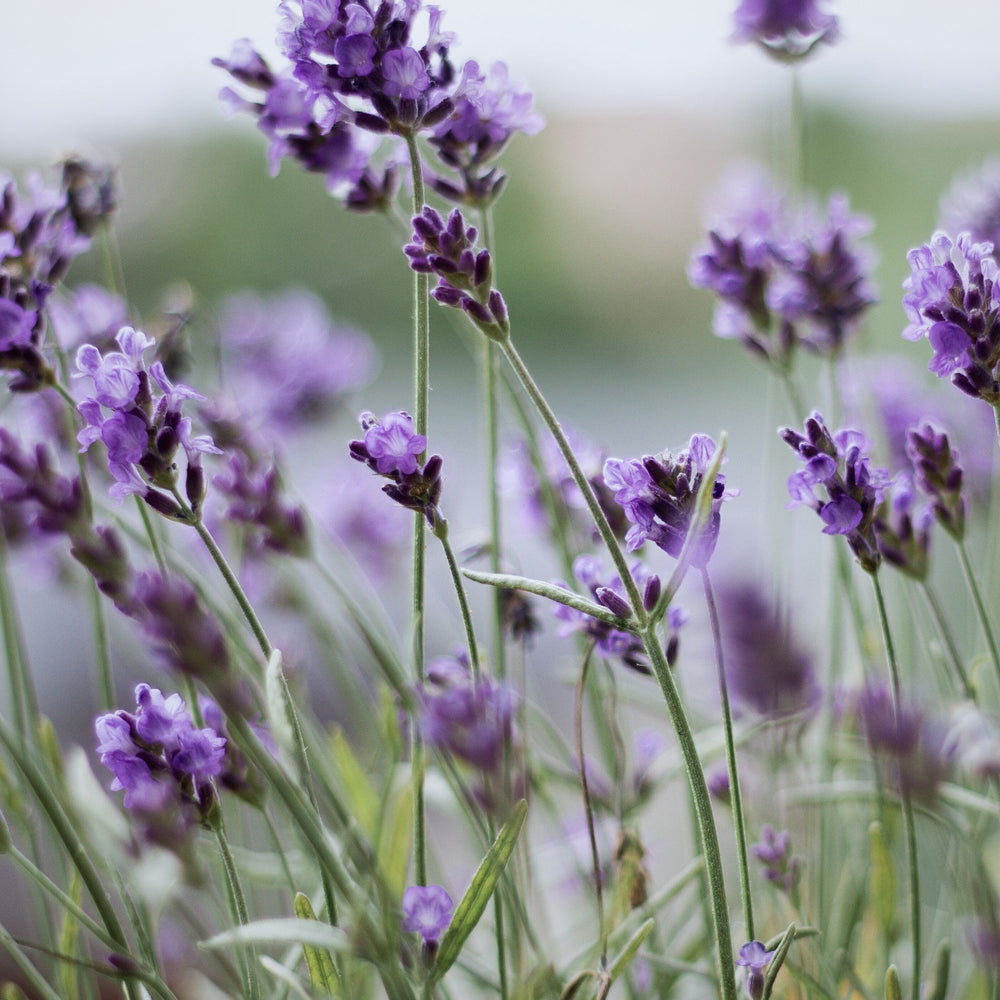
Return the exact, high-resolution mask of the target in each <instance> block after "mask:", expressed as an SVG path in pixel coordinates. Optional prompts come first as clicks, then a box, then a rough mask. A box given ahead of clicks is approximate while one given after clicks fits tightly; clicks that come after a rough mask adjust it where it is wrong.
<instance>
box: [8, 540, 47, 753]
mask: <svg viewBox="0 0 1000 1000" xmlns="http://www.w3.org/2000/svg"><path fill="white" fill-rule="evenodd" d="M0 627H2V628H3V647H4V653H5V656H6V659H7V674H8V677H9V679H10V700H11V707H12V708H13V710H14V727H15V728H16V730H17V732H18V735H20V737H21V738H22V741H23V742H24V745H25V746H27V745H28V744H29V743H33V742H34V737H33V736H30V735H29V734H32V732H33V728H34V724H35V720H37V718H38V703H37V701H36V700H35V696H34V689H33V687H32V684H31V675H30V673H29V671H28V668H27V661H26V657H25V650H24V642H23V640H22V637H21V632H20V629H19V628H18V619H17V609H16V608H15V607H14V594H13V591H12V590H11V587H10V578H9V577H8V576H7V539H6V537H5V536H4V534H3V532H0Z"/></svg>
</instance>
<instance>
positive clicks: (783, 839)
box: [751, 823, 802, 892]
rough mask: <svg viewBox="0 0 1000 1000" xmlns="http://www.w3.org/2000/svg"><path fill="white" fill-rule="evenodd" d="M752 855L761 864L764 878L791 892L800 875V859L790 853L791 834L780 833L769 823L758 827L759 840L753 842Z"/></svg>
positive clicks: (786, 832)
mask: <svg viewBox="0 0 1000 1000" xmlns="http://www.w3.org/2000/svg"><path fill="white" fill-rule="evenodd" d="M751 849H752V850H753V854H754V857H755V858H756V859H757V860H758V861H759V862H760V863H761V864H762V865H763V874H764V878H766V879H767V880H768V882H770V883H771V885H774V886H777V887H778V888H779V889H781V890H783V891H784V892H791V891H792V890H793V889H794V888H795V886H796V885H798V881H799V878H800V877H801V876H802V860H801V858H797V857H795V856H793V854H792V835H791V834H790V833H789V832H788V831H787V830H782V831H781V832H780V833H779V832H778V831H777V830H775V829H774V827H773V826H771V825H770V823H765V824H764V826H762V827H761V828H760V840H759V841H758V842H757V843H756V844H753V845H752V847H751Z"/></svg>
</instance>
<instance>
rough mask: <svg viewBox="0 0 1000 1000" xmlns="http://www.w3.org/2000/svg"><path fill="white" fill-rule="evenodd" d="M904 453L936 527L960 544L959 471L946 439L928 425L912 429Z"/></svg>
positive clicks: (955, 454) (962, 532)
mask: <svg viewBox="0 0 1000 1000" xmlns="http://www.w3.org/2000/svg"><path fill="white" fill-rule="evenodd" d="M906 450H907V452H908V453H909V456H910V459H911V460H912V462H913V469H914V476H915V479H916V482H917V485H918V486H919V487H920V490H921V492H922V493H924V494H925V495H926V496H927V497H929V498H930V501H931V510H932V511H933V512H934V517H935V518H936V519H937V522H938V524H940V525H941V527H942V528H944V530H945V531H947V532H948V534H949V535H951V536H952V538H955V539H957V540H958V541H961V540H962V538H963V537H964V535H965V497H964V495H963V492H962V477H963V470H962V466H961V464H960V462H959V456H958V452H957V450H955V449H954V448H952V446H951V443H950V442H949V440H948V435H947V434H946V433H945V432H944V431H942V430H940V429H939V428H937V427H935V426H934V425H933V424H930V423H925V424H924V425H923V426H921V427H912V428H910V430H909V432H908V434H907V436H906Z"/></svg>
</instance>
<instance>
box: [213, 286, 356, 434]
mask: <svg viewBox="0 0 1000 1000" xmlns="http://www.w3.org/2000/svg"><path fill="white" fill-rule="evenodd" d="M218 338H219V341H220V343H221V345H222V352H223V362H224V366H225V368H224V370H225V383H226V388H227V390H228V393H229V395H230V396H231V397H232V398H233V399H235V400H252V401H253V402H252V408H251V407H248V406H246V405H244V406H243V407H242V409H243V410H245V411H247V412H245V413H243V414H242V415H241V417H242V419H243V420H244V421H247V422H250V423H251V424H253V425H254V426H255V427H256V428H259V429H260V430H262V431H263V432H264V433H265V435H266V434H268V433H271V434H273V435H275V436H278V435H284V434H286V433H287V432H288V431H290V430H294V429H295V428H297V427H299V426H301V425H302V424H304V423H306V422H314V421H316V420H318V419H319V418H321V417H323V416H326V415H327V414H328V413H330V411H331V410H333V409H334V408H335V407H337V406H339V405H340V404H342V403H343V402H344V400H345V398H346V397H347V396H348V394H350V393H352V392H354V391H356V390H357V389H360V388H362V387H363V386H364V385H366V384H367V383H368V382H369V381H370V380H371V377H372V375H373V373H374V370H375V349H374V347H373V345H372V342H371V340H370V338H369V337H368V336H366V335H365V334H363V333H361V332H360V331H358V330H354V329H351V328H349V327H344V326H340V325H337V324H335V323H333V322H332V321H331V319H330V317H329V315H328V314H327V310H326V307H325V306H324V305H323V303H322V301H320V299H319V298H317V297H316V296H315V295H312V294H311V293H309V292H306V291H303V290H301V289H295V290H290V291H286V292H284V293H282V294H280V295H276V296H273V297H271V298H263V297H261V296H259V295H256V294H254V293H253V292H241V293H239V294H237V295H232V296H230V297H229V298H227V299H226V301H225V302H224V303H223V305H222V309H221V312H220V316H219V322H218Z"/></svg>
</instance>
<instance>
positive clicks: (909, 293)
mask: <svg viewBox="0 0 1000 1000" xmlns="http://www.w3.org/2000/svg"><path fill="white" fill-rule="evenodd" d="M992 253H993V244H992V243H974V242H973V240H972V236H971V234H970V233H967V232H965V233H961V234H959V236H958V238H957V239H956V240H954V241H953V240H951V238H950V237H948V236H946V235H945V234H944V233H942V232H938V233H935V234H934V235H933V237H931V241H930V243H926V244H924V246H922V247H918V248H917V249H916V250H911V251H910V252H909V253H908V254H907V256H906V259H907V262H908V263H909V265H910V270H911V271H912V273H911V275H910V276H909V277H908V278H907V279H906V280H905V281H904V282H903V289H904V290H905V292H906V294H905V295H904V296H903V309H904V310H905V311H906V315H907V318H908V319H909V321H910V322H909V325H908V326H907V327H906V329H905V330H903V337H904V338H906V339H907V340H920V339H921V338H922V337H927V339H928V340H929V341H930V343H931V347H932V348H933V349H934V354H933V356H932V357H931V360H930V362H929V364H928V365H927V367H928V368H929V369H930V370H931V371H932V372H934V374H935V375H937V376H938V377H939V378H947V377H949V376H950V377H951V382H952V385H954V386H956V387H957V388H958V389H961V390H962V392H964V393H966V395H969V396H972V397H973V398H974V399H982V400H985V401H986V402H987V403H989V404H990V406H993V407H996V406H998V405H1000V383H998V381H997V379H998V368H1000V281H998V278H1000V266H998V264H997V262H996V260H995V259H994V258H993V257H992V256H991V254H992Z"/></svg>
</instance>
